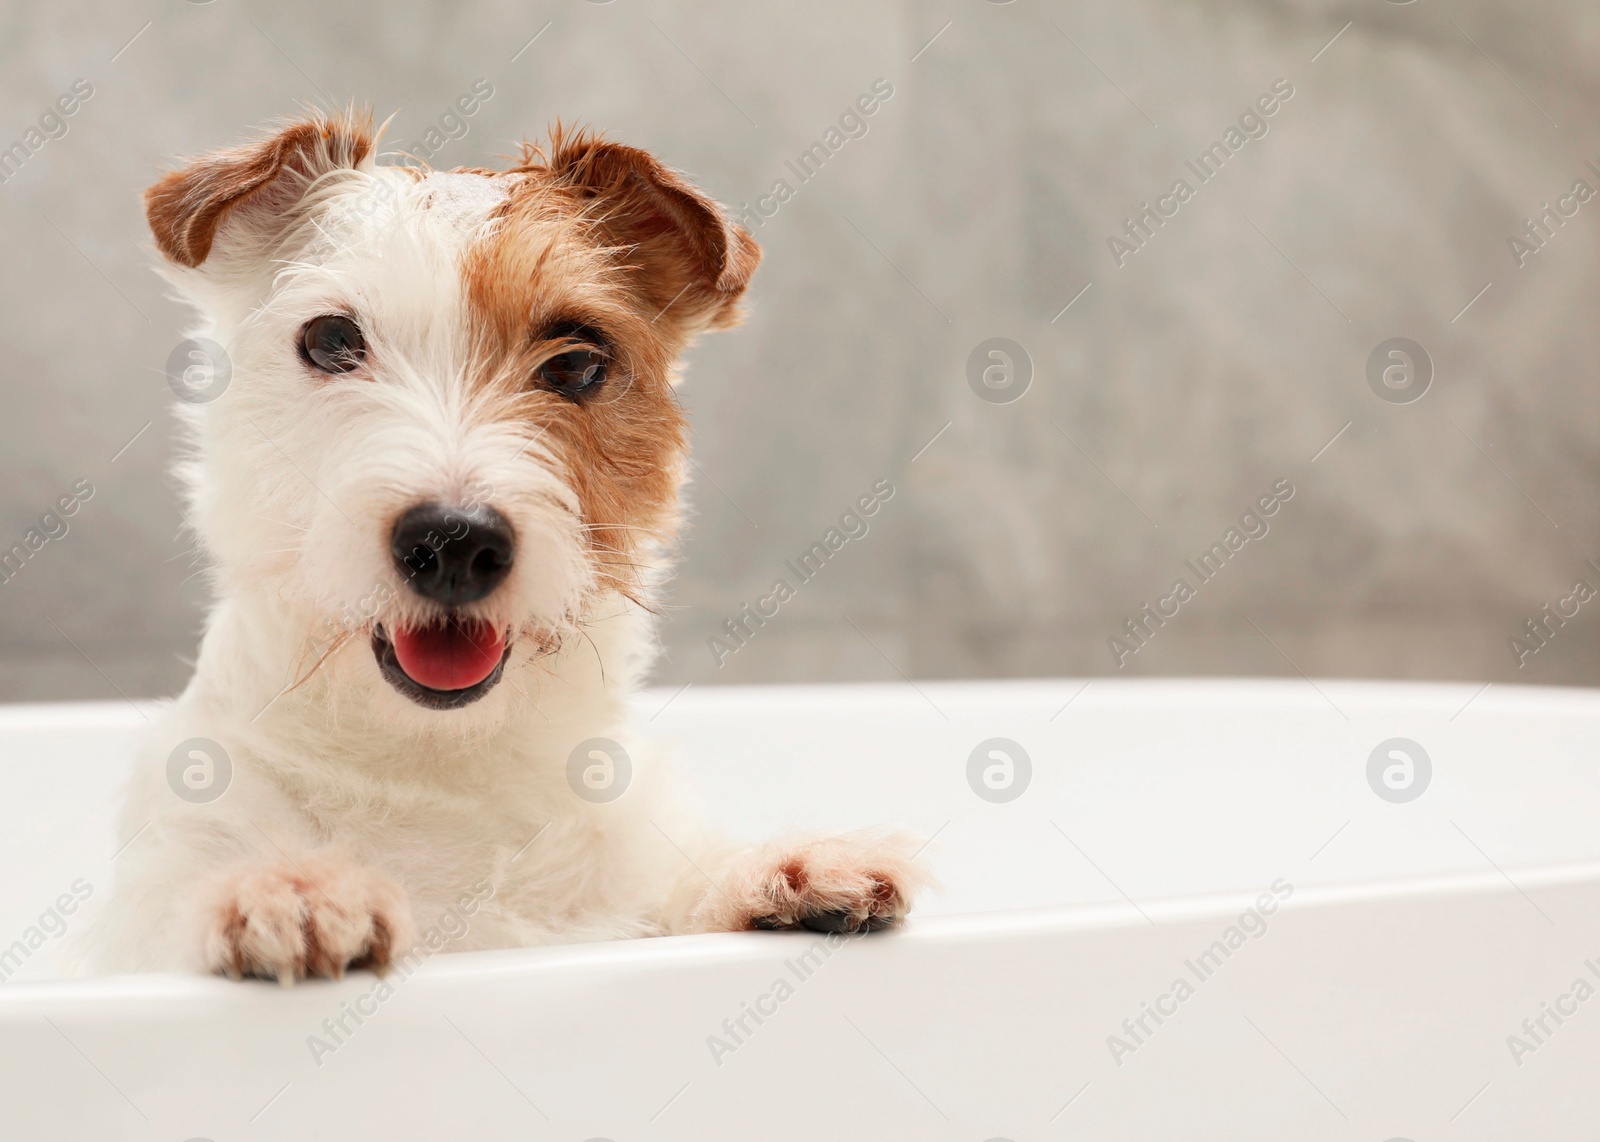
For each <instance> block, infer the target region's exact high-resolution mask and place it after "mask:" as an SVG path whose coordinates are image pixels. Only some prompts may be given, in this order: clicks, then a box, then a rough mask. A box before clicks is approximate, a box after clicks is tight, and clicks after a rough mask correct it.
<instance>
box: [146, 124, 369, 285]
mask: <svg viewBox="0 0 1600 1142" xmlns="http://www.w3.org/2000/svg"><path fill="white" fill-rule="evenodd" d="M372 144H373V140H372V118H371V116H370V114H357V113H353V112H352V113H351V114H348V115H339V114H334V115H321V114H318V115H315V116H313V117H312V118H310V119H307V120H304V121H302V122H297V123H292V124H290V125H288V126H286V127H284V128H282V129H281V130H279V131H278V132H277V133H276V134H273V135H270V136H268V137H267V138H264V139H259V140H257V141H255V142H252V143H245V144H243V145H241V146H237V147H231V148H229V149H227V150H222V151H214V152H212V153H211V154H208V155H205V156H203V157H201V158H199V159H196V160H195V161H194V162H192V163H190V164H189V165H188V166H187V167H185V168H184V169H183V170H177V171H170V172H168V173H167V174H166V175H164V176H162V178H161V180H160V181H159V182H157V183H156V184H155V185H154V186H152V187H151V188H150V189H148V190H146V191H145V192H144V205H145V216H146V217H147V218H148V219H149V221H150V232H151V233H152V234H153V235H155V240H156V246H157V247H158V248H159V249H160V250H161V252H162V253H163V254H165V255H166V256H167V257H168V258H170V259H171V260H172V261H174V262H177V263H178V264H179V265H182V266H189V267H191V268H192V267H194V266H198V265H200V264H201V263H202V262H204V261H205V260H206V258H207V257H209V256H210V254H211V246H212V243H213V242H214V241H215V240H216V235H217V230H218V228H219V227H220V226H221V225H222V223H223V220H224V219H225V218H226V217H227V215H228V214H229V212H230V211H234V210H236V209H238V208H239V207H241V206H243V205H245V204H246V203H249V202H251V201H252V200H255V199H258V198H260V197H261V196H263V194H264V193H265V192H266V191H267V190H268V188H270V187H272V186H274V185H275V184H277V183H278V182H279V179H280V177H281V176H283V175H284V174H285V173H290V174H293V175H295V176H298V177H297V178H296V179H295V180H294V181H295V182H296V184H297V185H296V187H295V188H294V189H295V191H296V197H298V193H297V192H298V190H299V189H301V188H303V187H304V185H305V184H306V183H307V182H309V180H311V179H313V178H315V177H316V176H317V175H319V174H321V173H323V172H324V171H326V170H331V169H333V168H334V167H337V166H345V167H354V166H356V165H357V164H359V163H360V162H361V161H362V160H363V159H365V158H366V157H367V155H368V154H370V153H371V151H372ZM274 205H276V206H279V207H282V206H285V205H287V204H285V203H275V204H274Z"/></svg>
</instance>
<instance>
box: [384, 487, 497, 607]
mask: <svg viewBox="0 0 1600 1142" xmlns="http://www.w3.org/2000/svg"><path fill="white" fill-rule="evenodd" d="M515 550H516V536H515V535H514V534H513V533H512V531H511V524H510V523H508V522H507V521H506V518H505V516H503V515H501V514H500V513H499V512H497V511H495V510H494V509H493V508H491V507H485V506H481V505H480V506H477V507H471V508H460V507H447V506H446V505H444V504H418V505H417V506H416V507H414V508H410V509H409V510H407V511H406V512H405V513H404V514H402V515H401V516H400V518H399V519H398V520H396V521H395V525H394V531H393V532H391V533H390V536H389V551H390V553H391V554H392V555H393V557H394V565H395V569H396V570H398V571H399V572H400V575H401V577H402V578H403V579H405V581H406V582H407V583H408V584H409V585H410V587H411V589H412V590H413V591H415V592H416V593H417V594H419V595H421V596H422V597H423V598H425V599H432V600H433V601H434V602H436V603H443V604H444V605H445V606H447V607H455V606H460V605H461V604H463V603H472V602H476V601H477V600H479V599H481V598H483V597H484V596H486V595H488V594H489V593H490V592H491V591H493V590H494V589H495V588H496V587H498V586H499V585H500V584H501V583H503V582H505V578H506V576H507V575H509V574H511V560H512V557H513V554H514V553H515Z"/></svg>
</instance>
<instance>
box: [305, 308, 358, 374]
mask: <svg viewBox="0 0 1600 1142" xmlns="http://www.w3.org/2000/svg"><path fill="white" fill-rule="evenodd" d="M300 354H301V356H303V357H304V358H305V359H306V360H307V361H308V362H310V364H311V365H313V366H314V367H316V368H318V369H321V370H322V371H323V372H324V373H348V372H349V371H350V370H351V369H354V368H356V367H357V366H359V365H360V364H361V362H362V360H363V359H364V358H365V357H366V355H367V342H366V340H365V339H364V338H363V337H362V336H361V329H360V327H359V326H357V325H356V323H355V322H354V321H351V320H350V319H349V318H348V317H341V316H339V315H338V314H327V315H325V316H323V317H314V318H312V319H311V320H310V321H309V322H307V323H306V327H305V330H304V331H303V332H302V333H301V334H300Z"/></svg>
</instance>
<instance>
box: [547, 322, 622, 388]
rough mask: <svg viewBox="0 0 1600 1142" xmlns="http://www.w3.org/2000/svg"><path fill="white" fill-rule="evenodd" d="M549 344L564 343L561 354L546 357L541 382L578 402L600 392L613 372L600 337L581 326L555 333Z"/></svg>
mask: <svg viewBox="0 0 1600 1142" xmlns="http://www.w3.org/2000/svg"><path fill="white" fill-rule="evenodd" d="M546 340H550V341H560V342H565V343H566V345H567V346H568V347H567V348H564V349H562V350H561V352H559V353H556V354H554V355H553V356H550V357H547V358H545V360H544V363H543V364H541V365H540V366H539V368H538V371H537V374H536V375H537V376H538V378H539V380H540V381H542V382H543V383H544V384H546V385H548V386H549V387H550V388H552V389H554V390H555V391H556V392H558V393H560V394H561V395H562V396H564V397H569V398H575V397H578V396H581V395H583V394H585V393H589V392H592V391H593V390H594V389H596V388H598V387H599V386H600V384H601V383H602V382H603V381H604V380H605V379H606V373H607V371H608V370H609V369H610V368H611V356H610V354H608V353H607V352H606V351H605V349H603V348H601V347H600V346H601V345H603V344H604V342H602V341H601V339H600V336H599V335H598V334H597V333H595V332H594V331H593V330H591V329H587V328H584V327H582V326H577V327H572V326H568V327H565V328H561V329H556V330H552V331H551V333H550V334H549V335H548V336H547V338H546Z"/></svg>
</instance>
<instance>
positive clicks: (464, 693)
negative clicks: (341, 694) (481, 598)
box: [372, 619, 511, 710]
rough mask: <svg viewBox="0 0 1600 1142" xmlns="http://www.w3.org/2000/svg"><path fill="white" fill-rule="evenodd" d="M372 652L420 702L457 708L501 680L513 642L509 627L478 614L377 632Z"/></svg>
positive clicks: (395, 684) (387, 675)
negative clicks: (501, 627)
mask: <svg viewBox="0 0 1600 1142" xmlns="http://www.w3.org/2000/svg"><path fill="white" fill-rule="evenodd" d="M372 653H373V656H374V657H375V658H377V660H378V669H379V670H381V671H382V672H383V676H384V677H385V678H386V679H388V681H389V684H390V685H391V686H393V687H394V688H395V689H396V690H398V691H400V693H402V694H404V695H405V696H406V697H407V698H410V699H411V700H412V701H413V702H415V703H417V704H418V705H419V706H427V707H429V708H430V709H434V710H454V709H459V708H460V707H462V706H467V705H470V704H472V703H473V702H476V701H477V700H478V699H479V698H481V697H483V696H484V695H485V694H487V693H488V692H489V691H490V690H493V689H494V687H495V683H497V682H499V681H500V674H501V672H502V671H503V670H504V669H505V665H506V658H507V657H509V656H510V654H511V643H510V640H508V639H507V638H506V636H505V632H504V631H502V630H500V629H499V628H497V627H494V626H491V625H490V624H489V623H486V622H483V621H481V620H477V619H464V620H463V619H450V620H447V621H446V622H444V623H441V624H440V625H438V626H431V627H422V628H418V629H416V630H403V631H402V630H397V631H395V632H394V633H393V635H390V634H388V633H386V632H385V631H384V629H383V628H382V627H378V628H376V629H374V631H373V632H372Z"/></svg>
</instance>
